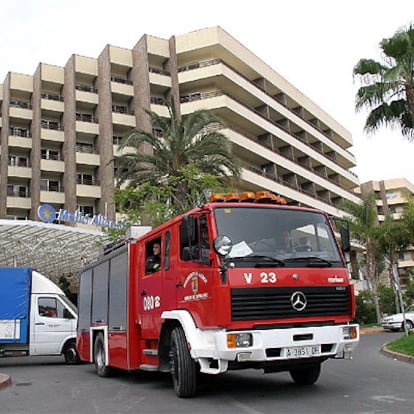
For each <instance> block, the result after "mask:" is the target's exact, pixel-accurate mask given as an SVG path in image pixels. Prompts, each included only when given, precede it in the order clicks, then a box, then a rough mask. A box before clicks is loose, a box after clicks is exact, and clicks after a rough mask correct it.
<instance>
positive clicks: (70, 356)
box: [63, 341, 80, 365]
mask: <svg viewBox="0 0 414 414" xmlns="http://www.w3.org/2000/svg"><path fill="white" fill-rule="evenodd" d="M63 356H64V357H65V362H66V364H68V365H78V364H80V358H79V354H78V351H77V349H76V342H75V341H70V342H69V343H68V344H67V345H66V347H65V350H64V351H63Z"/></svg>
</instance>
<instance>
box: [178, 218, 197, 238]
mask: <svg viewBox="0 0 414 414" xmlns="http://www.w3.org/2000/svg"><path fill="white" fill-rule="evenodd" d="M195 231H196V227H195V220H194V216H192V215H191V214H190V215H188V216H183V218H182V221H181V242H182V243H183V245H185V246H189V245H190V241H193V240H195Z"/></svg>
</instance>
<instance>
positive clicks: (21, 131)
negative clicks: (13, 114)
mask: <svg viewBox="0 0 414 414" xmlns="http://www.w3.org/2000/svg"><path fill="white" fill-rule="evenodd" d="M9 135H13V136H14V137H23V138H31V135H30V131H29V130H28V129H25V128H13V127H12V128H10V129H9Z"/></svg>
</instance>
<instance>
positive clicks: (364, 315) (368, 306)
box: [355, 290, 377, 325]
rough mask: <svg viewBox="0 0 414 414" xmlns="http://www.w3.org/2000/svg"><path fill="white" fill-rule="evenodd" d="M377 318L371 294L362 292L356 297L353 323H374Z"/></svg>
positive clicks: (366, 291)
mask: <svg viewBox="0 0 414 414" xmlns="http://www.w3.org/2000/svg"><path fill="white" fill-rule="evenodd" d="M376 321H377V317H376V314H375V305H374V301H373V296H372V292H370V291H368V290H363V291H361V292H359V295H358V296H357V297H356V316H355V322H356V323H359V324H360V325H367V324H370V323H375V322H376Z"/></svg>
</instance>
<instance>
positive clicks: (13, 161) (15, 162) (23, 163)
mask: <svg viewBox="0 0 414 414" xmlns="http://www.w3.org/2000/svg"><path fill="white" fill-rule="evenodd" d="M8 165H10V167H30V166H31V165H30V160H29V159H28V158H23V157H17V158H16V157H15V156H12V155H11V156H9V160H8Z"/></svg>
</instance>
